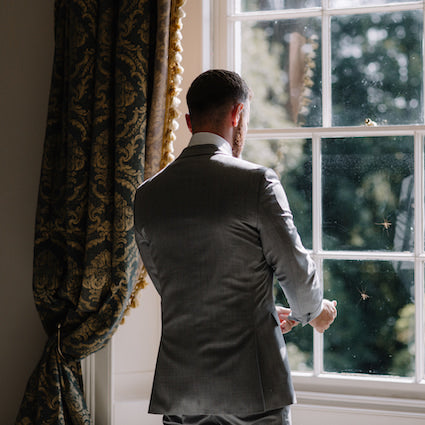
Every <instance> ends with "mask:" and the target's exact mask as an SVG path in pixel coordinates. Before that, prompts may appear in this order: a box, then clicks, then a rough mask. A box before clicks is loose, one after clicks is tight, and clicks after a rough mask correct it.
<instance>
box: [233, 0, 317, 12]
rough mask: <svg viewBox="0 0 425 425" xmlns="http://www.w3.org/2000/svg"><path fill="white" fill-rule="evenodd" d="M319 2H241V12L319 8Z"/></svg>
mask: <svg viewBox="0 0 425 425" xmlns="http://www.w3.org/2000/svg"><path fill="white" fill-rule="evenodd" d="M321 3H322V1H321V0H241V11H242V12H256V11H265V10H283V9H301V8H304V7H318V6H321Z"/></svg>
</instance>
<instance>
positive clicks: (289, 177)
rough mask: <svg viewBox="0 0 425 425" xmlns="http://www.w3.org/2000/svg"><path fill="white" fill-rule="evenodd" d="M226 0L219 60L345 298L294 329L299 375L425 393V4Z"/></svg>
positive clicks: (336, 294) (217, 26) (218, 9)
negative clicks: (241, 83) (321, 325)
mask: <svg viewBox="0 0 425 425" xmlns="http://www.w3.org/2000/svg"><path fill="white" fill-rule="evenodd" d="M212 4H213V11H214V14H213V16H214V17H215V18H214V19H215V20H214V27H213V28H214V31H212V33H213V34H214V40H213V43H212V46H213V49H212V50H213V52H214V55H213V64H214V66H215V67H225V68H228V69H234V70H236V71H238V72H240V73H241V75H242V76H243V77H244V78H245V79H246V80H247V82H248V84H249V85H250V87H251V88H252V89H253V92H254V98H253V101H252V103H251V122H250V128H251V129H250V131H249V135H248V140H247V142H246V147H245V150H244V157H245V158H246V159H249V160H252V161H255V162H259V163H262V164H264V165H267V166H269V167H271V168H273V169H274V170H275V171H276V172H277V173H278V175H280V176H281V180H282V183H283V186H284V188H285V190H286V192H287V195H288V198H289V202H290V205H291V208H292V210H293V213H294V219H295V224H296V225H297V228H298V230H299V233H300V235H301V238H302V240H303V243H304V245H305V246H306V247H307V248H308V249H309V250H311V254H312V256H313V258H314V259H315V261H316V264H317V266H318V270H319V273H320V275H321V276H322V281H323V285H324V293H325V297H326V298H329V299H334V298H335V299H337V300H338V311H339V312H338V318H337V320H336V321H335V323H334V324H333V325H332V327H331V329H329V330H328V331H327V332H326V333H325V334H324V335H320V334H317V333H314V332H313V331H312V328H311V327H310V326H307V327H304V328H301V327H297V328H295V329H294V330H293V331H292V332H291V333H290V334H288V335H287V337H286V340H287V345H288V351H289V356H290V361H291V364H292V369H293V372H294V379H295V380H296V382H299V383H301V386H302V383H303V382H308V383H312V384H313V385H314V384H315V383H317V382H322V383H323V382H327V383H329V382H336V381H338V382H339V383H340V382H342V381H343V382H344V383H345V385H346V387H347V388H348V387H350V388H351V389H353V388H355V387H356V385H357V388H359V390H358V391H363V389H364V388H365V387H366V384H365V382H366V383H367V385H368V386H369V385H376V387H374V388H379V389H380V390H382V391H381V394H385V390H386V389H388V388H389V387H391V385H395V386H396V388H397V389H403V388H404V389H406V391H411V390H412V388H414V391H416V392H417V394H419V393H420V392H422V393H423V384H424V383H425V381H424V378H425V375H424V373H425V372H424V371H425V347H424V343H425V325H424V299H425V294H424V276H425V270H424V267H425V249H424V248H425V246H424V202H423V199H424V183H423V182H424V174H425V172H424V136H425V125H424V124H425V122H424V113H425V109H424V73H423V69H424V55H423V49H424V45H423V40H424V22H423V20H424V2H423V1H389V0H388V1H385V0H322V1H321V0H234V1H231V0H228V1H226V0H216V1H213V2H212ZM276 287H278V286H277V285H276ZM276 297H277V301H278V302H282V303H286V301H285V299H284V296H283V294H282V293H281V291H279V290H278V289H277V290H276ZM326 380H328V381H326ZM329 380H330V381H329ZM332 380H333V381H332ZM358 382H360V384H356V383H358ZM371 382H372V384H371ZM378 383H381V384H382V385H380V384H378ZM338 385H339V384H338ZM353 391H355V390H353Z"/></svg>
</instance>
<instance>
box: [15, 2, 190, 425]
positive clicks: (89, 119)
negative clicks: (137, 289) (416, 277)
mask: <svg viewBox="0 0 425 425" xmlns="http://www.w3.org/2000/svg"><path fill="white" fill-rule="evenodd" d="M182 4H183V2H182V1H178V0H158V1H157V0H122V1H120V2H116V1H114V0H56V2H55V57H54V64H53V72H52V84H51V92H50V101H49V110H48V122H47V128H46V137H45V144H44V151H43V162H42V169H41V176H40V186H39V195H38V205H37V217H36V229H35V240H34V270H33V290H34V299H35V304H36V307H37V310H38V312H39V315H40V318H41V321H42V323H43V326H44V329H45V331H46V333H47V337H48V339H47V343H46V346H45V348H44V351H43V353H42V355H41V359H40V361H39V363H38V365H37V366H36V368H35V370H34V372H33V373H32V375H31V377H30V379H29V381H28V384H27V388H26V390H25V394H24V397H23V401H22V403H21V407H20V410H19V412H18V416H17V419H16V422H15V423H16V424H19V425H31V424H35V425H49V424H55V425H68V424H73V425H83V424H84V425H89V424H90V423H91V418H90V412H89V411H88V409H87V406H86V403H85V400H84V392H83V385H82V376H81V365H80V360H81V359H83V358H85V357H87V356H88V355H90V354H91V353H94V352H95V351H97V350H99V349H101V348H102V347H103V346H104V345H105V344H106V343H107V342H108V341H109V339H110V338H111V336H112V335H113V333H114V332H115V330H116V329H117V327H118V325H119V324H120V322H121V319H122V317H123V313H124V310H125V308H126V306H127V304H128V301H129V298H130V295H131V293H132V291H133V287H134V283H135V281H136V280H137V277H138V275H139V272H140V257H139V254H138V250H137V246H136V243H135V238H134V230H133V200H134V193H135V190H136V188H137V186H138V185H139V184H140V183H141V182H142V180H143V177H144V172H145V174H146V170H152V171H153V170H154V169H155V167H159V166H160V165H161V159H160V158H161V155H162V156H165V153H166V155H167V156H166V159H165V161H168V160H169V159H170V157H169V156H168V155H169V154H170V152H171V150H172V148H171V143H172V136H171V135H170V136H169V137H168V136H167V137H168V138H167V142H166V143H165V145H164V147H163V134H164V132H165V130H164V125H165V126H166V127H167V126H168V125H169V124H165V123H167V122H168V117H169V116H170V115H172V114H173V113H174V112H167V113H165V107H166V105H163V106H159V102H158V99H165V98H166V96H165V94H164V93H162V91H161V90H162V89H161V90H159V91H158V87H159V86H161V85H162V86H164V87H165V90H166V91H167V92H169V93H175V94H178V89H177V88H174V87H175V86H176V85H177V84H178V82H179V79H178V78H174V77H173V78H172V77H171V74H172V73H171V72H170V75H169V72H168V71H169V69H174V67H177V69H178V67H179V65H175V64H173V62H172V61H174V60H178V57H177V56H175V55H171V56H170V55H169V54H168V51H169V44H170V43H169V40H170V42H171V41H173V40H175V38H176V36H175V35H174V34H173V30H171V31H170V23H173V22H176V17H177V18H179V17H181V16H182V15H181V14H182V12H181V10H180V8H179V7H178V6H177V5H182ZM161 34H167V37H166V38H162V40H163V41H162V44H161V42H160V40H161ZM177 37H178V36H177ZM171 44H172V43H171ZM177 50H178V47H177V48H176V47H175V46H174V47H173V51H177ZM160 63H161V66H159V64H160ZM158 74H159V75H158ZM163 81H165V82H166V83H165V84H164V83H163ZM158 96H159V97H158ZM161 96H162V97H161ZM170 99H171V97H170ZM151 105H155V109H156V110H157V112H154V111H153V109H154V108H153V107H152V106H151ZM170 105H171V106H172V105H175V102H173V101H171V102H170ZM161 108H162V112H161ZM170 110H171V109H170ZM156 125H158V126H160V127H161V128H162V132H161V134H160V135H159V134H157V135H155V134H153V133H152V129H153V128H154V127H155V126H156ZM167 128H168V127H167ZM154 133H155V132H154ZM157 157H158V158H159V160H157V159H156V158H157ZM156 162H157V163H158V165H155V163H156ZM153 164H154V165H153ZM148 172H151V171H148Z"/></svg>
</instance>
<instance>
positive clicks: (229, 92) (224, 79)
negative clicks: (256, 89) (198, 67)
mask: <svg viewBox="0 0 425 425" xmlns="http://www.w3.org/2000/svg"><path fill="white" fill-rule="evenodd" d="M250 96H251V91H250V89H249V87H248V85H247V84H246V82H245V81H244V80H243V79H242V78H241V77H240V76H239V74H237V73H236V72H232V71H227V70H224V69H211V70H209V71H205V72H203V73H202V74H201V75H199V76H198V77H197V78H195V80H194V81H193V82H192V84H191V86H190V87H189V90H188V92H187V95H186V102H187V106H188V108H189V114H190V116H191V117H192V118H194V117H196V118H199V117H203V116H205V115H206V114H209V113H211V112H214V111H217V110H218V109H221V108H222V107H227V106H232V105H235V104H236V103H245V102H246V101H247V100H248V99H249V97H250Z"/></svg>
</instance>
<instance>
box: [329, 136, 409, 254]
mask: <svg viewBox="0 0 425 425" xmlns="http://www.w3.org/2000/svg"><path fill="white" fill-rule="evenodd" d="M413 165H414V160H413V137H410V136H400V137H357V138H334V139H323V140H322V184H323V194H322V204H323V214H322V215H323V224H322V227H323V247H324V249H327V250H347V249H348V250H350V249H352V250H393V249H400V250H411V249H412V248H411V245H409V244H407V245H406V246H403V248H401V246H402V245H401V243H402V241H398V240H397V241H396V240H395V230H394V229H395V227H396V226H395V225H394V223H395V222H396V221H397V219H398V214H397V213H398V206H399V203H400V195H401V191H402V187H404V186H403V182H405V180H404V179H405V178H406V177H407V176H410V175H411V174H412V173H413ZM409 225H410V226H413V223H410V224H409ZM409 234H410V233H409V232H408V236H409ZM398 235H400V234H399V233H398Z"/></svg>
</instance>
